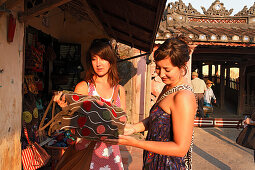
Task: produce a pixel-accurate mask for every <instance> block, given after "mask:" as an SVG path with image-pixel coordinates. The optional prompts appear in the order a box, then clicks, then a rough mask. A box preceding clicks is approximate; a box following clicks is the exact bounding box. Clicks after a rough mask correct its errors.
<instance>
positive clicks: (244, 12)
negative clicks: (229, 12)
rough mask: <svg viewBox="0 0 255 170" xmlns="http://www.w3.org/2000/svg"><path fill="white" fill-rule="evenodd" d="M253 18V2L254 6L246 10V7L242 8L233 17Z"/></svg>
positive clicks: (254, 9) (254, 12) (254, 10)
mask: <svg viewBox="0 0 255 170" xmlns="http://www.w3.org/2000/svg"><path fill="white" fill-rule="evenodd" d="M249 15H251V16H255V2H254V4H253V5H252V6H251V7H250V9H248V8H247V6H244V7H243V9H242V10H241V11H240V12H238V13H237V14H235V16H249Z"/></svg>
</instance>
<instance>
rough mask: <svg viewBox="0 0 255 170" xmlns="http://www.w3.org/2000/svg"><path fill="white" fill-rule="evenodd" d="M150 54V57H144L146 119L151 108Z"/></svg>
mask: <svg viewBox="0 0 255 170" xmlns="http://www.w3.org/2000/svg"><path fill="white" fill-rule="evenodd" d="M152 55H153V54H152V53H151V55H147V56H146V59H147V60H146V64H147V65H146V66H147V69H146V90H145V109H144V110H145V113H144V117H145V118H147V117H148V116H149V112H150V108H151V61H152Z"/></svg>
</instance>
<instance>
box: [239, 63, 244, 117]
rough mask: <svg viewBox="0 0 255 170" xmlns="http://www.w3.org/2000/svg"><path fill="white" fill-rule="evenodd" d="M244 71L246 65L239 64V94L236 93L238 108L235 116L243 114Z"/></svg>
mask: <svg viewBox="0 0 255 170" xmlns="http://www.w3.org/2000/svg"><path fill="white" fill-rule="evenodd" d="M245 70H246V65H244V64H240V69H239V93H238V107H237V114H238V115H242V114H243V112H244V104H245V101H244V100H245V91H244V87H245Z"/></svg>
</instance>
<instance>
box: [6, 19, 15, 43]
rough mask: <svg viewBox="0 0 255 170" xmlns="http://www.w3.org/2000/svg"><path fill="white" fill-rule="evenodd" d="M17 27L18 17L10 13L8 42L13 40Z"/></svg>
mask: <svg viewBox="0 0 255 170" xmlns="http://www.w3.org/2000/svg"><path fill="white" fill-rule="evenodd" d="M15 28H16V19H15V18H14V17H13V15H12V14H10V15H9V18H8V32H7V41H8V42H13V38H14V33H15Z"/></svg>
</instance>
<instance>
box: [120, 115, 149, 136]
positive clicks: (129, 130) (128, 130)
mask: <svg viewBox="0 0 255 170" xmlns="http://www.w3.org/2000/svg"><path fill="white" fill-rule="evenodd" d="M148 122H149V118H146V119H144V120H143V121H141V122H139V123H136V124H133V125H132V124H126V126H125V128H124V135H132V134H134V133H138V132H143V131H145V130H147V129H148Z"/></svg>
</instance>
